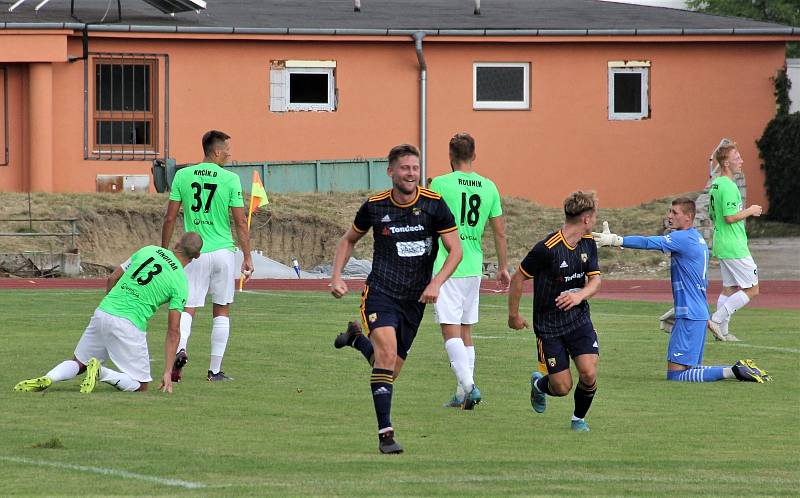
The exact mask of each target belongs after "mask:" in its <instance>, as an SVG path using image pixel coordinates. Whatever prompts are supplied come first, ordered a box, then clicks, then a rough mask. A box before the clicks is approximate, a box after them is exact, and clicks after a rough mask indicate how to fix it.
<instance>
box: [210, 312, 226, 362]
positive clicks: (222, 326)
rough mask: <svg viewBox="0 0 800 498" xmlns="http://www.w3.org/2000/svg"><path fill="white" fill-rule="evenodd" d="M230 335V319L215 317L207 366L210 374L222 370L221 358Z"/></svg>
mask: <svg viewBox="0 0 800 498" xmlns="http://www.w3.org/2000/svg"><path fill="white" fill-rule="evenodd" d="M230 333H231V321H230V319H229V318H228V317H227V316H215V317H214V320H213V325H212V326H211V361H210V362H209V365H208V369H209V370H211V372H212V373H219V371H220V369H221V368H222V357H223V355H225V347H226V346H227V345H228V336H229V335H230Z"/></svg>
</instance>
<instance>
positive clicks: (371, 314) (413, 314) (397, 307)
mask: <svg viewBox="0 0 800 498" xmlns="http://www.w3.org/2000/svg"><path fill="white" fill-rule="evenodd" d="M424 312H425V304H423V303H420V302H419V301H411V300H407V299H395V298H393V297H390V296H387V295H386V294H384V293H382V292H381V291H379V290H375V289H370V288H369V286H364V291H363V292H362V293H361V322H362V324H363V325H364V329H365V330H367V331H370V332H371V331H372V330H375V329H377V328H379V327H393V328H394V330H395V337H397V356H399V357H400V358H402V359H403V360H405V359H406V357H407V356H408V352H409V351H410V350H411V344H412V343H413V342H414V338H415V337H416V336H417V329H418V328H419V324H420V322H421V321H422V315H423V313H424ZM367 335H369V332H367Z"/></svg>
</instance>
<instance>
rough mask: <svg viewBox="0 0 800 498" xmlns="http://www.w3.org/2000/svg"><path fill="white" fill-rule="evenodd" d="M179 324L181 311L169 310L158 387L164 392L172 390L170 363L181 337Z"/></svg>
mask: <svg viewBox="0 0 800 498" xmlns="http://www.w3.org/2000/svg"><path fill="white" fill-rule="evenodd" d="M180 324H181V312H180V311H178V310H169V315H168V316H167V336H166V337H165V338H164V375H163V376H162V377H161V386H159V388H158V389H159V390H160V391H162V392H165V393H171V392H172V363H173V360H174V356H175V351H176V350H177V349H178V341H179V340H180V338H181V331H180Z"/></svg>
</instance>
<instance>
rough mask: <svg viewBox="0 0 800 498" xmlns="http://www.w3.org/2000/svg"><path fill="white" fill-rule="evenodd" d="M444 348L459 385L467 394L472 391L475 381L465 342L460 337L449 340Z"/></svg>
mask: <svg viewBox="0 0 800 498" xmlns="http://www.w3.org/2000/svg"><path fill="white" fill-rule="evenodd" d="M444 348H445V349H446V350H447V356H448V357H449V358H450V365H452V367H453V371H454V372H455V374H456V380H457V381H458V383H459V385H460V386H461V388H462V389H463V390H464V391H465V392H468V391H471V390H472V385H473V384H474V381H473V380H472V372H470V369H469V358H468V357H467V350H466V348H465V347H464V341H462V340H461V338H460V337H454V338H452V339H448V340H447V341H446V342H445V343H444Z"/></svg>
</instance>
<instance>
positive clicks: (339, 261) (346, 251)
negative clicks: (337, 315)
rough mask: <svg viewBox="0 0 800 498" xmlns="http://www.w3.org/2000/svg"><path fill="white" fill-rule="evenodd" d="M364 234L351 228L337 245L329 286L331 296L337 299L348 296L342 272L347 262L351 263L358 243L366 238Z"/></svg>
mask: <svg viewBox="0 0 800 498" xmlns="http://www.w3.org/2000/svg"><path fill="white" fill-rule="evenodd" d="M364 233H366V232H364ZM364 233H362V232H357V231H356V230H355V229H353V227H350V228H348V229H347V232H345V234H344V235H342V238H341V239H339V242H338V243H337V244H336V253H335V254H334V256H333V271H332V274H331V282H330V284H328V287H330V288H331V294H332V295H333V297H335V298H336V299H339V298H340V297H342V296H344V295H345V294H347V290H348V289H347V284H346V283H345V281H344V280H343V279H342V270H344V266H345V265H346V264H347V262H348V261H350V256H351V255H352V254H353V248H354V247H355V246H356V242H358V241H359V240H361V237H363V236H364Z"/></svg>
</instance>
